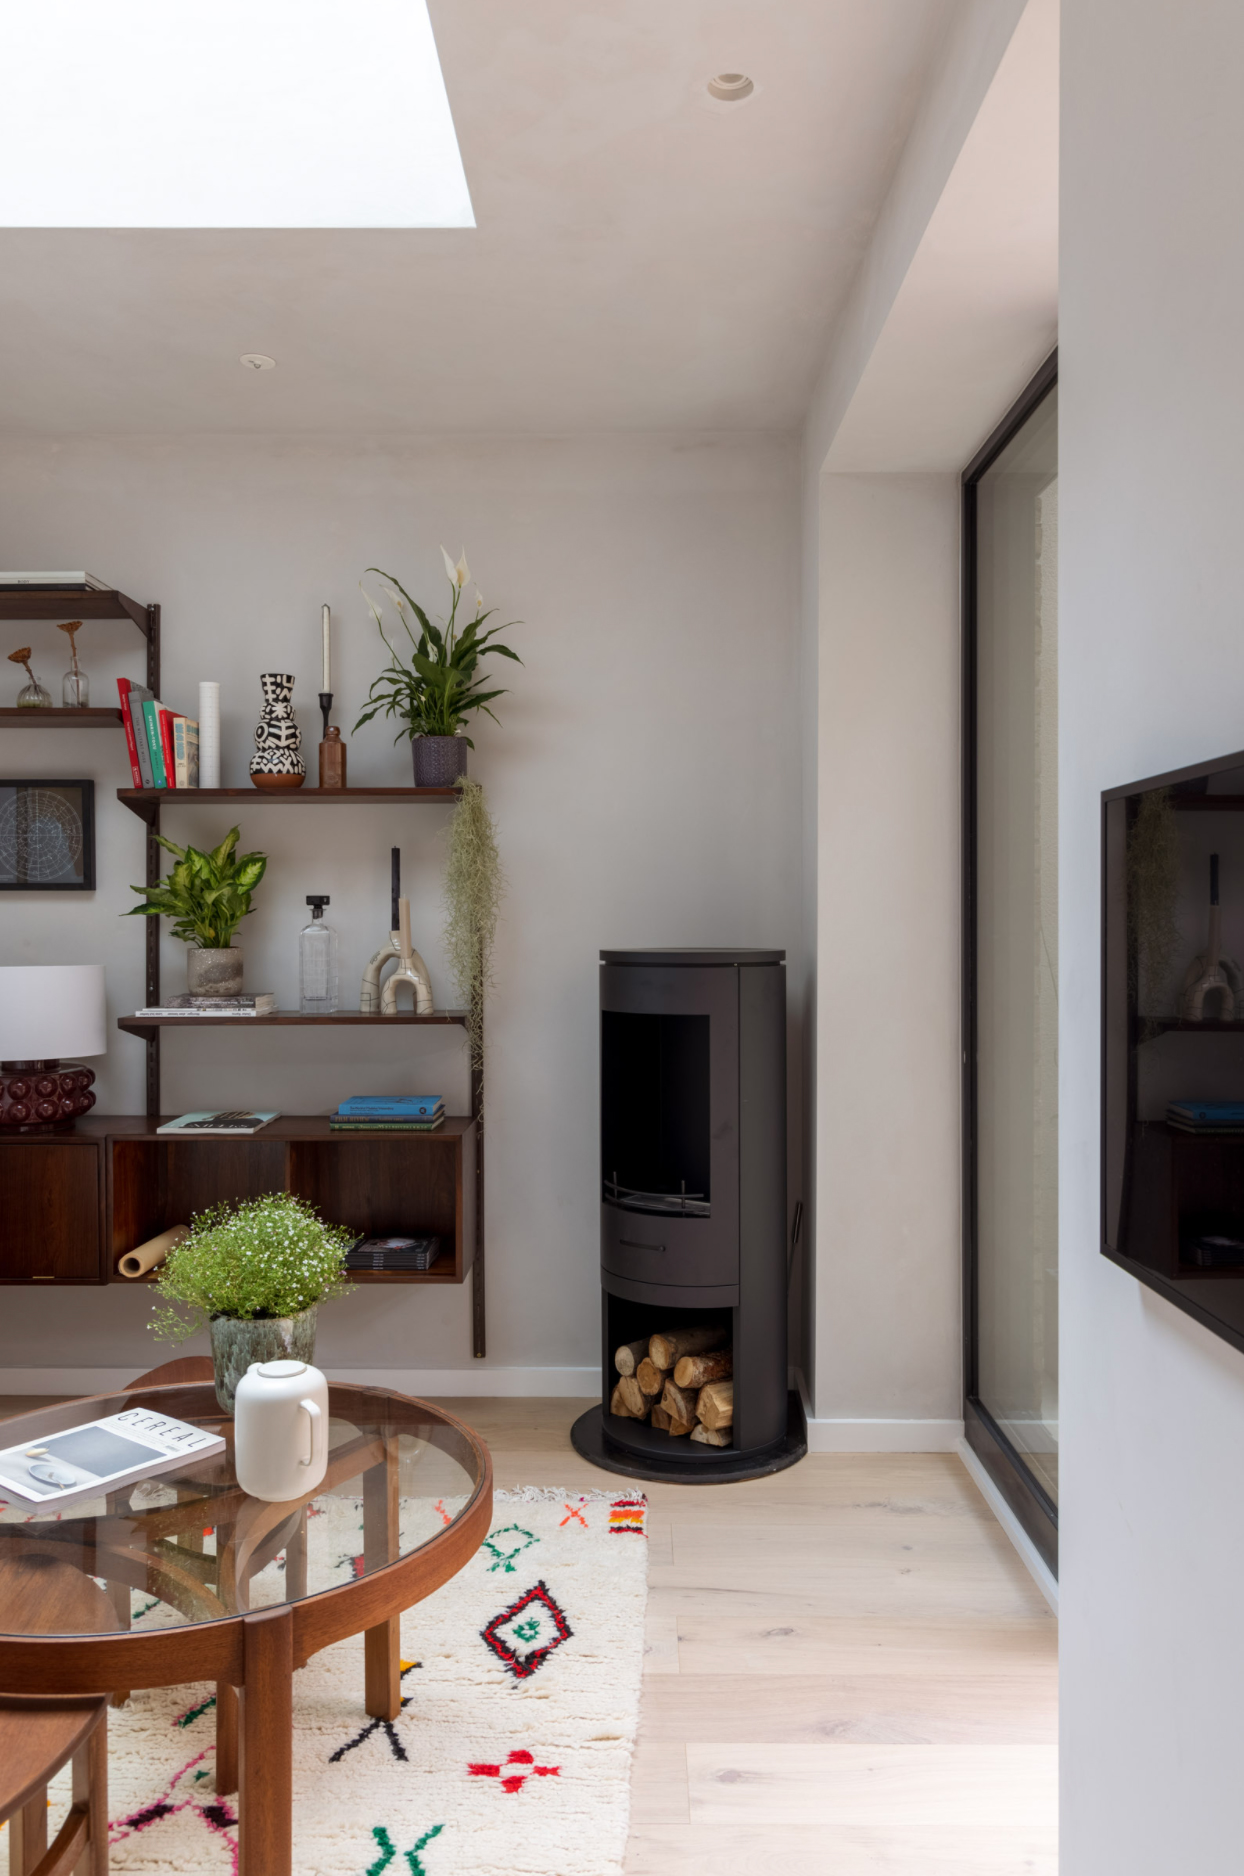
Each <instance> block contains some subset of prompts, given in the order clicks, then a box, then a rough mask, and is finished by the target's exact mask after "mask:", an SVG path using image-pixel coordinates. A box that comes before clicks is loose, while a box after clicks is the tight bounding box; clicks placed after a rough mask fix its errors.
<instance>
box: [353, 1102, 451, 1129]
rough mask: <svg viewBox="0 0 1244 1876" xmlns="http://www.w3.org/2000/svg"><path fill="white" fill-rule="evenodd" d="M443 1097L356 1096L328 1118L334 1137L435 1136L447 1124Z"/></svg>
mask: <svg viewBox="0 0 1244 1876" xmlns="http://www.w3.org/2000/svg"><path fill="white" fill-rule="evenodd" d="M444 1120H445V1102H444V1099H443V1098H442V1096H441V1095H439V1094H355V1095H351V1097H350V1099H349V1100H348V1101H343V1102H342V1103H341V1106H340V1107H339V1108H338V1109H337V1112H336V1113H335V1114H330V1115H329V1118H328V1130H329V1132H330V1133H432V1132H433V1131H434V1130H435V1129H436V1128H437V1127H440V1126H442V1125H443V1124H444Z"/></svg>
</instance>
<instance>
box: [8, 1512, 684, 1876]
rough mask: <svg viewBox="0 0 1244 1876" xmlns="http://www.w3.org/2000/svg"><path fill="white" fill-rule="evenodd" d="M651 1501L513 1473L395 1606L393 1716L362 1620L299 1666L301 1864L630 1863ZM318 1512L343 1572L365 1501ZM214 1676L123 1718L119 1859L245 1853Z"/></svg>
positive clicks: (144, 1614)
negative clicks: (470, 1528)
mask: <svg viewBox="0 0 1244 1876" xmlns="http://www.w3.org/2000/svg"><path fill="white" fill-rule="evenodd" d="M320 1502H321V1503H330V1501H328V1500H321V1501H320ZM453 1509H454V1506H453V1505H452V1504H450V1503H448V1501H440V1502H438V1503H437V1504H436V1505H433V1504H432V1503H430V1502H429V1503H427V1504H424V1503H423V1502H422V1501H403V1507H402V1522H403V1532H404V1535H405V1533H406V1530H407V1526H408V1521H410V1520H426V1521H428V1523H429V1525H430V1526H431V1525H434V1524H437V1523H441V1522H443V1521H444V1520H445V1519H446V1518H447V1516H448V1514H449V1512H450V1511H452V1510H453ZM645 1512H646V1506H645V1503H644V1500H643V1498H642V1496H641V1495H639V1494H637V1493H626V1494H620V1493H604V1492H601V1493H590V1494H588V1495H586V1496H585V1495H583V1494H581V1493H571V1492H551V1491H546V1490H527V1491H518V1492H498V1493H497V1494H496V1500H495V1505H494V1511H493V1522H492V1528H491V1530H490V1532H489V1535H488V1538H487V1540H486V1541H485V1543H484V1544H483V1546H482V1547H481V1549H480V1550H479V1551H478V1552H477V1554H476V1555H475V1557H474V1558H473V1559H472V1560H471V1562H470V1563H469V1564H468V1565H467V1567H466V1568H465V1569H464V1570H463V1571H462V1572H461V1573H460V1574H459V1575H458V1576H457V1577H455V1578H454V1580H453V1581H452V1582H451V1583H447V1584H446V1585H445V1587H444V1588H443V1589H441V1590H438V1591H437V1593H436V1595H435V1596H432V1597H430V1598H429V1599H428V1600H427V1601H426V1602H423V1603H420V1604H419V1605H418V1606H417V1607H416V1608H414V1609H412V1610H410V1611H409V1612H408V1613H407V1614H406V1615H405V1616H404V1617H403V1618H402V1657H403V1660H402V1666H403V1677H402V1684H403V1694H404V1702H403V1708H402V1712H401V1714H400V1715H399V1717H398V1718H397V1719H396V1720H394V1721H392V1722H391V1723H390V1722H387V1721H382V1720H372V1719H369V1718H368V1717H367V1714H366V1713H365V1711H364V1709H363V1701H362V1693H363V1659H362V1649H363V1645H362V1640H361V1638H359V1637H354V1638H352V1639H351V1640H349V1641H345V1642H341V1643H339V1644H338V1645H337V1646H335V1647H333V1648H329V1649H326V1650H325V1651H324V1652H323V1653H322V1654H320V1655H317V1656H316V1657H315V1658H314V1660H312V1661H311V1662H310V1663H309V1664H308V1665H307V1667H305V1668H304V1669H302V1670H301V1671H300V1672H299V1673H298V1674H297V1676H296V1677H295V1683H294V1726H295V1733H294V1869H295V1870H296V1871H297V1872H298V1876H618V1872H619V1871H620V1870H621V1868H622V1859H623V1854H624V1851H625V1846H626V1834H627V1820H628V1811H629V1786H630V1763H631V1753H632V1750H633V1747H634V1743H635V1729H636V1723H637V1720H638V1715H639V1682H640V1670H641V1663H642V1655H643V1632H644V1605H645V1601H646V1599H647V1584H648V1574H647V1548H648V1546H647V1542H646V1534H645V1530H644V1525H645ZM325 1515H326V1516H327V1517H328V1518H329V1519H330V1520H331V1521H332V1522H333V1525H334V1529H333V1530H332V1532H331V1533H329V1532H327V1531H320V1532H317V1537H318V1538H319V1539H320V1541H319V1542H318V1543H317V1545H316V1551H317V1552H318V1554H319V1555H320V1556H321V1558H323V1557H325V1555H326V1554H331V1555H332V1556H333V1557H334V1559H335V1561H334V1563H333V1564H332V1566H331V1568H332V1570H333V1571H335V1572H336V1578H335V1580H344V1579H345V1577H346V1576H347V1575H348V1573H349V1571H350V1570H351V1569H352V1568H353V1560H354V1557H355V1555H356V1553H357V1552H358V1551H360V1550H361V1548H362V1540H361V1526H362V1511H361V1504H360V1501H359V1500H357V1499H349V1498H338V1499H334V1500H332V1501H331V1508H330V1510H329V1511H328V1512H326V1514H325ZM338 1526H339V1529H338V1528H336V1527H338ZM329 1535H331V1537H332V1539H333V1541H332V1543H330V1544H329V1545H328V1546H327V1552H326V1548H325V1545H324V1542H323V1538H324V1537H325V1536H329ZM281 1567H282V1564H281V1560H278V1563H277V1564H276V1565H273V1566H272V1568H271V1571H270V1572H265V1577H268V1576H271V1581H270V1582H268V1583H267V1584H266V1585H265V1582H264V1578H258V1579H256V1584H255V1595H254V1598H253V1600H254V1604H255V1605H258V1604H259V1603H260V1602H262V1601H263V1600H264V1599H265V1589H266V1591H267V1599H268V1600H272V1601H276V1600H279V1596H280V1574H279V1573H280V1569H281ZM322 1568H323V1566H322ZM331 1580H334V1578H333V1577H332V1576H331V1575H330V1576H329V1577H328V1579H327V1580H326V1581H325V1582H324V1584H323V1586H324V1587H327V1586H328V1582H329V1581H331ZM312 1586H313V1587H314V1586H315V1583H314V1579H313V1583H312ZM160 1620H161V1606H160V1605H159V1604H151V1603H150V1602H149V1599H147V1598H141V1597H139V1596H137V1595H135V1598H134V1625H135V1627H136V1628H142V1627H144V1626H151V1625H152V1624H155V1623H159V1622H160ZM212 1692H213V1690H212V1688H211V1687H202V1686H198V1687H196V1686H187V1687H181V1688H170V1689H153V1690H150V1691H148V1692H143V1693H135V1694H134V1695H133V1696H132V1697H131V1700H130V1702H129V1704H128V1705H127V1706H125V1707H123V1708H120V1709H119V1710H117V1711H115V1712H113V1713H112V1714H111V1715H110V1716H109V1724H110V1752H109V1778H110V1792H109V1798H110V1803H109V1811H110V1813H111V1817H112V1829H111V1840H112V1850H111V1854H112V1865H111V1867H112V1870H113V1876H138V1873H139V1872H141V1873H142V1876H232V1873H233V1872H234V1871H235V1870H236V1867H237V1824H236V1816H237V1813H236V1799H235V1798H229V1797H226V1798H223V1799H218V1798H217V1796H216V1791H215V1781H214V1777H213V1761H214V1758H215V1744H214V1738H215V1735H214V1711H213V1706H212ZM54 1804H55V1805H56V1808H57V1809H59V1802H58V1801H57V1800H55V1799H54ZM3 1854H4V1852H3V1848H2V1847H0V1856H3Z"/></svg>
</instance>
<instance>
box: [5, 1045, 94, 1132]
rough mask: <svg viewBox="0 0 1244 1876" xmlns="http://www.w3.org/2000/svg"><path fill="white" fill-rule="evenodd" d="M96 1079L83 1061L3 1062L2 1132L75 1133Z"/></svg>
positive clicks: (88, 1108)
mask: <svg viewBox="0 0 1244 1876" xmlns="http://www.w3.org/2000/svg"><path fill="white" fill-rule="evenodd" d="M94 1080H95V1071H94V1069H93V1068H85V1067H84V1066H83V1064H82V1063H81V1062H0V1135H5V1136H12V1135H13V1134H15V1133H22V1134H27V1133H32V1134H39V1133H72V1132H73V1129H74V1124H75V1122H76V1121H77V1118H78V1115H79V1114H89V1113H90V1111H91V1109H92V1108H93V1107H94V1105H95V1096H94V1095H93V1094H92V1093H91V1086H92V1083H93V1082H94Z"/></svg>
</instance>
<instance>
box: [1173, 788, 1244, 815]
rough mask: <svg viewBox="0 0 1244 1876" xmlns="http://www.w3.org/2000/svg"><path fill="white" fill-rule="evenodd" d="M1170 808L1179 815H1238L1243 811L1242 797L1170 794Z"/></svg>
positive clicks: (1243, 801) (1243, 802) (1243, 797)
mask: <svg viewBox="0 0 1244 1876" xmlns="http://www.w3.org/2000/svg"><path fill="white" fill-rule="evenodd" d="M1170 802H1171V806H1172V808H1178V809H1179V810H1180V812H1181V813H1185V814H1186V813H1194V814H1206V813H1208V814H1239V813H1241V812H1242V811H1244V795H1181V794H1177V793H1174V792H1172V794H1171V797H1170Z"/></svg>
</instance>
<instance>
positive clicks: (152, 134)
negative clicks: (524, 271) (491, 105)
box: [0, 0, 475, 228]
mask: <svg viewBox="0 0 1244 1876" xmlns="http://www.w3.org/2000/svg"><path fill="white" fill-rule="evenodd" d="M4 41H5V44H4V55H5V70H6V74H7V82H6V85H5V101H4V109H3V112H0V227H6V228H473V227H474V226H475V217H474V215H473V214H472V212H471V197H470V192H469V190H468V188H467V180H466V174H465V172H464V170H463V167H462V158H461V156H460V154H459V151H458V139H457V137H456V135H455V134H454V125H453V118H452V116H451V114H450V109H449V99H448V97H447V95H446V92H445V81H444V79H443V78H442V76H441V67H440V60H439V58H438V57H437V52H436V42H435V40H434V38H433V36H432V22H431V20H430V19H429V18H428V9H427V0H26V4H18V5H14V6H10V7H8V8H7V9H6V11H5V28H4Z"/></svg>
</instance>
